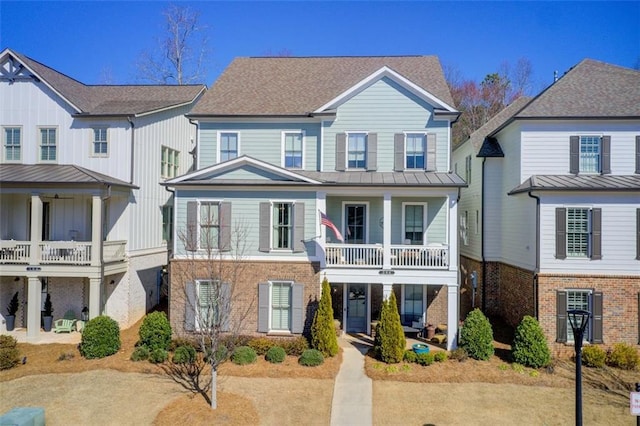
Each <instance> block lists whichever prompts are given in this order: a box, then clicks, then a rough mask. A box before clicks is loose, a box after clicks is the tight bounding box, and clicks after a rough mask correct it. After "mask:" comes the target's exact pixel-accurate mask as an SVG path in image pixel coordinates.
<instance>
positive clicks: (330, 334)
mask: <svg viewBox="0 0 640 426" xmlns="http://www.w3.org/2000/svg"><path fill="white" fill-rule="evenodd" d="M311 347H312V348H314V349H317V350H319V351H320V352H322V355H324V356H336V354H337V353H338V338H337V337H336V328H335V325H334V323H333V307H332V306H331V286H330V285H329V281H328V280H327V279H326V278H325V279H324V280H322V296H320V303H319V304H318V309H317V310H316V313H315V315H314V317H313V324H312V325H311Z"/></svg>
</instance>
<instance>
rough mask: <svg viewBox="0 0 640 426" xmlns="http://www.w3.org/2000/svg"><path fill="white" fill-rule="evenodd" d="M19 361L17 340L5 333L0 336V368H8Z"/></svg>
mask: <svg viewBox="0 0 640 426" xmlns="http://www.w3.org/2000/svg"><path fill="white" fill-rule="evenodd" d="M19 362H20V351H19V350H18V341H17V340H16V339H15V338H14V337H13V336H9V335H6V334H3V335H1V336H0V370H8V369H10V368H13V367H15V366H16V365H18V363H19Z"/></svg>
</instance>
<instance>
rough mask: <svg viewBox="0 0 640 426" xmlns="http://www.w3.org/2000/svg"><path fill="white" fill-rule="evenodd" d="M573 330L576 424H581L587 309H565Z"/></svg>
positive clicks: (587, 321)
mask: <svg viewBox="0 0 640 426" xmlns="http://www.w3.org/2000/svg"><path fill="white" fill-rule="evenodd" d="M567 316H568V317H569V323H570V324H571V329H572V330H573V343H574V345H575V349H576V426H582V338H583V337H584V330H585V329H586V328H587V324H589V317H590V316H591V313H590V312H589V311H583V310H580V309H571V310H569V311H567Z"/></svg>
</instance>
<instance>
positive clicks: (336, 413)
mask: <svg viewBox="0 0 640 426" xmlns="http://www.w3.org/2000/svg"><path fill="white" fill-rule="evenodd" d="M338 343H339V345H340V347H341V348H342V349H343V353H342V365H340V371H339V372H338V375H337V377H336V381H335V385H334V389H333V401H332V404H331V426H360V425H362V426H365V425H366V426H370V425H371V424H372V421H373V415H372V412H373V410H372V396H373V394H372V384H371V379H370V378H369V377H367V375H366V374H365V372H364V354H365V353H366V352H367V351H368V350H369V348H370V345H367V344H365V343H362V342H361V341H359V340H358V339H357V338H354V337H351V336H348V335H347V336H344V337H341V338H339V339H338Z"/></svg>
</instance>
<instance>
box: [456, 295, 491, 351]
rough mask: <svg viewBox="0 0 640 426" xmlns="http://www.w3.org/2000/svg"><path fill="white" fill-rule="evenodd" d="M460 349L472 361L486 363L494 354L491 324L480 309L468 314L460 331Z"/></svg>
mask: <svg viewBox="0 0 640 426" xmlns="http://www.w3.org/2000/svg"><path fill="white" fill-rule="evenodd" d="M460 347H462V348H464V349H465V351H466V352H467V354H468V355H469V356H470V357H471V358H474V359H477V360H481V361H487V360H488V359H489V358H491V356H492V355H493V354H494V348H493V330H492V329H491V323H490V322H489V320H488V319H487V317H485V316H484V314H483V313H482V311H481V310H480V309H477V308H476V309H474V310H473V311H471V312H469V314H468V315H467V318H466V319H465V320H464V326H463V327H462V330H460Z"/></svg>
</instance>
